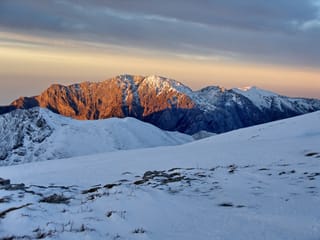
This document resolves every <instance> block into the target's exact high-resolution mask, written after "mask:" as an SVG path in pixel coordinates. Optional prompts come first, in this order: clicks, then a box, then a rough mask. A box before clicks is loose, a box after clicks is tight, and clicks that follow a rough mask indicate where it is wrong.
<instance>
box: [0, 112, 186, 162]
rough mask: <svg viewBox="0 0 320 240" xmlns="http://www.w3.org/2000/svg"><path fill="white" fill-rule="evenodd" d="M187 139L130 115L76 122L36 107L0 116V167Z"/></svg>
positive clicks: (175, 143) (180, 141)
mask: <svg viewBox="0 0 320 240" xmlns="http://www.w3.org/2000/svg"><path fill="white" fill-rule="evenodd" d="M190 141H192V137H191V136H188V135H185V134H181V133H178V132H166V131H163V130H160V129H158V128H157V127H155V126H153V125H151V124H148V123H144V122H141V121H139V120H137V119H134V118H125V119H118V118H110V119H106V120H98V121H78V120H74V119H71V118H66V117H63V116H61V115H58V114H54V113H52V112H51V111H49V110H47V109H40V108H34V109H29V110H16V111H14V112H11V113H8V114H5V115H1V116H0V166H3V165H11V164H21V163H25V162H32V161H41V160H47V159H57V158H67V157H75V156H82V155H89V154H94V153H95V154H96V153H103V152H109V151H115V150H123V149H134V148H146V147H156V146H168V145H177V144H182V143H186V142H190Z"/></svg>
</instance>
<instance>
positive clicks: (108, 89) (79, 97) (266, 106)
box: [0, 75, 320, 134]
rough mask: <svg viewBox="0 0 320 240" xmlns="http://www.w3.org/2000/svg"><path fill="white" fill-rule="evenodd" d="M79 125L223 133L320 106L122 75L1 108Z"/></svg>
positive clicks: (54, 88)
mask: <svg viewBox="0 0 320 240" xmlns="http://www.w3.org/2000/svg"><path fill="white" fill-rule="evenodd" d="M37 106H39V107H43V108H48V109H50V110H51V111H53V112H55V113H58V114H61V115H65V116H69V117H72V118H76V119H81V120H86V119H90V120H92V119H105V118H110V117H119V118H123V117H134V118H137V119H139V120H142V121H146V122H149V123H152V124H154V125H156V126H158V127H160V128H162V129H165V130H177V131H180V132H184V133H188V134H194V133H197V132H199V131H202V130H204V131H208V132H215V133H222V132H226V131H230V130H233V129H237V128H242V127H247V126H251V125H256V124H260V123H266V122H270V121H274V120H278V119H283V118H287V117H292V116H296V115H300V114H304V113H308V112H313V111H317V110H320V100H317V99H305V98H289V97H285V96H281V95H278V94H276V93H272V92H269V91H266V90H262V89H259V88H257V87H247V88H242V89H225V88H221V87H217V86H210V87H206V88H203V89H201V90H199V91H192V90H191V89H190V88H189V87H187V86H185V85H183V84H182V83H180V82H177V81H175V80H172V79H168V78H164V77H159V76H147V77H143V76H133V75H120V76H117V77H114V78H111V79H109V80H106V81H103V82H97V83H94V82H83V83H79V84H73V85H70V86H63V85H59V84H54V85H51V86H50V87H49V88H48V89H47V90H45V91H44V92H43V93H42V94H40V95H39V96H35V97H21V98H19V99H17V100H15V101H14V102H13V103H12V104H10V105H9V106H5V107H0V114H1V113H2V114H3V113H7V112H10V111H13V110H15V109H29V108H32V107H37Z"/></svg>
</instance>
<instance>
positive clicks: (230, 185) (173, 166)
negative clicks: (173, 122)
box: [0, 112, 320, 240]
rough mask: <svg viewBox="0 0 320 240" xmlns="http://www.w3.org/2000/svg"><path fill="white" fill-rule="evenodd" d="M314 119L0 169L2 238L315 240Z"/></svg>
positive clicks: (319, 168) (318, 152) (318, 172)
mask: <svg viewBox="0 0 320 240" xmlns="http://www.w3.org/2000/svg"><path fill="white" fill-rule="evenodd" d="M319 122H320V112H315V113H311V114H306V115H303V116H299V117H295V118H291V119H285V120H281V121H276V122H272V123H268V124H264V125H259V126H254V127H250V128H244V129H240V130H236V131H231V132H228V133H225V134H220V135H216V136H213V137H210V138H206V139H203V140H200V141H194V142H191V143H187V144H185V145H179V146H174V147H158V148H148V149H134V150H127V151H115V152H109V153H103V154H99V155H90V156H82V157H77V158H69V159H60V160H52V161H42V162H36V163H28V164H21V165H16V166H8V167H0V177H2V178H3V179H0V193H1V194H0V200H1V201H0V202H1V204H0V221H1V224H0V239H1V238H2V239H40V238H42V239H43V238H46V239H153V240H163V239H177V240H194V239H199V240H207V239H226V240H234V239H237V240H247V239H272V240H283V239H290V240H300V239H310V240H311V239H315V240H316V239H319V236H320V225H319V224H320V219H319V216H320V208H319V197H320V146H319V143H320V124H319ZM10 181H11V182H10Z"/></svg>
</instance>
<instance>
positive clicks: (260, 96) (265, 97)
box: [232, 86, 280, 108]
mask: <svg viewBox="0 0 320 240" xmlns="http://www.w3.org/2000/svg"><path fill="white" fill-rule="evenodd" d="M232 90H233V91H234V92H236V93H238V94H241V95H243V96H245V97H246V98H248V99H250V100H251V101H252V102H253V103H254V104H255V105H257V106H258V107H260V108H261V107H264V108H270V107H271V103H272V99H273V98H276V97H280V96H279V95H278V94H276V93H273V92H270V91H266V90H263V89H260V88H257V87H255V86H253V87H243V88H233V89H232Z"/></svg>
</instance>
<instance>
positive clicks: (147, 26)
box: [0, 0, 320, 67]
mask: <svg viewBox="0 0 320 240" xmlns="http://www.w3.org/2000/svg"><path fill="white" fill-rule="evenodd" d="M319 6H320V5H319V4H318V1H314V0H304V1H301V0H269V1H265V0H243V1H239V0H229V1H224V0H199V1H195V0H175V1H170V0H163V1H158V0H136V1H132V0H121V1H114V0H105V1H101V0H100V1H99V0H91V1H85V0H78V1H76V0H74V1H72V0H70V1H67V0H52V1H37V0H25V1H19V0H2V1H0V27H2V28H3V29H5V30H6V31H10V32H18V33H22V34H29V35H33V36H41V37H46V38H48V39H53V38H65V39H72V40H74V41H77V40H78V41H87V42H92V43H96V44H101V43H106V44H114V45H119V46H125V47H128V46H129V47H136V48H141V49H157V50H159V51H164V52H168V53H174V54H176V55H179V56H188V55H194V58H197V56H201V59H208V60H210V59H222V60H225V59H228V60H234V61H254V62H262V63H272V64H289V65H290V64H296V65H307V66H312V67H319V66H320V49H319V47H318V42H319V41H320V32H319V31H317V29H319V22H320V21H319Z"/></svg>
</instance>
